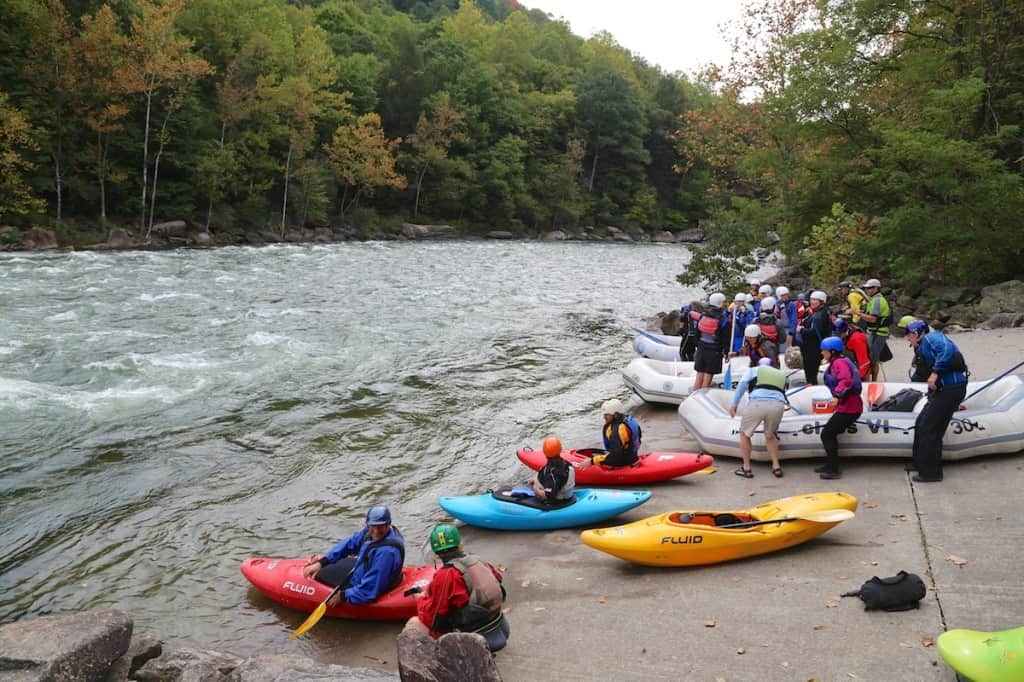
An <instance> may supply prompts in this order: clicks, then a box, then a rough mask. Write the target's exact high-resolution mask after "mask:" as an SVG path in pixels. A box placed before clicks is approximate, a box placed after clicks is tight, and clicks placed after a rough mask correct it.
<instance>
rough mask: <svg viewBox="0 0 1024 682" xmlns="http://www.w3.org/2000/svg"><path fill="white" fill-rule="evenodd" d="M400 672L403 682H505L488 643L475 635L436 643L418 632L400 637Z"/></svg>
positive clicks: (462, 634) (460, 634)
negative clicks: (470, 681)
mask: <svg viewBox="0 0 1024 682" xmlns="http://www.w3.org/2000/svg"><path fill="white" fill-rule="evenodd" d="M397 646H398V672H399V675H400V676H401V678H402V680H403V682H463V680H474V682H501V675H500V674H499V673H498V666H497V665H495V663H494V656H493V655H492V654H491V652H490V650H489V649H488V648H487V641H486V640H485V639H484V638H483V637H482V636H480V635H478V634H475V633H472V632H452V633H449V634H447V635H443V636H442V637H441V638H440V639H438V640H434V639H432V638H431V637H430V636H429V635H427V634H426V633H424V632H421V631H420V630H417V629H416V628H406V629H405V630H402V632H401V634H399V635H398V643H397Z"/></svg>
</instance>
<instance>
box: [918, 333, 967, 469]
mask: <svg viewBox="0 0 1024 682" xmlns="http://www.w3.org/2000/svg"><path fill="white" fill-rule="evenodd" d="M907 341H909V342H910V346H911V347H912V348H913V349H914V350H915V351H916V352H918V353H920V354H921V358H922V359H923V360H925V361H926V362H930V363H931V366H932V371H931V374H929V375H928V402H927V403H925V406H924V409H923V410H921V412H920V414H918V415H917V421H915V422H914V450H913V459H912V460H911V463H910V464H909V465H908V466H907V468H908V469H917V473H916V474H914V476H913V479H914V480H915V481H918V482H919V483H933V482H936V481H941V480H942V437H943V436H944V435H945V434H946V427H948V426H949V422H950V421H952V419H953V413H954V412H956V411H957V410H959V409H960V403H962V402H963V400H964V397H965V396H966V395H967V363H966V362H965V361H964V356H963V354H962V353H961V352H960V349H959V348H957V347H956V344H955V343H953V342H952V341H951V340H950V339H949V337H948V336H946V335H945V334H943V333H942V332H938V331H931V330H930V329H929V327H928V323H927V322H925V321H924V320H914V321H913V322H911V323H910V324H908V325H907Z"/></svg>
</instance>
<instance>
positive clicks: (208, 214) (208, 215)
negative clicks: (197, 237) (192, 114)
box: [206, 121, 228, 232]
mask: <svg viewBox="0 0 1024 682" xmlns="http://www.w3.org/2000/svg"><path fill="white" fill-rule="evenodd" d="M227 127H228V124H227V121H221V122H220V153H221V154H222V155H223V154H224V131H225V130H226V129H227ZM212 217H213V192H210V202H209V203H208V204H207V205H206V232H209V231H210V219H211V218H212Z"/></svg>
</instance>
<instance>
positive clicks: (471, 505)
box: [438, 487, 651, 530]
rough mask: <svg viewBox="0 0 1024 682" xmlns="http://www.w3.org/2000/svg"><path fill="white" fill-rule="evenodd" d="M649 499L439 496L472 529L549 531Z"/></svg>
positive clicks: (506, 493)
mask: <svg viewBox="0 0 1024 682" xmlns="http://www.w3.org/2000/svg"><path fill="white" fill-rule="evenodd" d="M649 499H651V493H650V491H647V490H608V489H605V488H601V489H595V488H577V489H576V495H575V497H574V498H573V499H572V500H567V501H564V502H562V501H560V502H556V503H555V504H554V505H549V504H547V503H545V502H543V501H542V500H539V499H538V498H536V497H533V496H532V494H531V495H528V494H526V491H525V489H523V488H520V487H517V488H513V489H511V490H497V491H493V492H487V493H484V494H483V495H465V496H461V497H442V498H441V499H439V500H438V503H439V504H440V505H441V508H442V509H444V510H445V511H446V512H448V513H449V514H451V515H452V516H454V517H455V518H457V519H460V520H462V521H465V522H466V523H468V524H470V525H472V526H481V527H483V528H491V529H494V530H551V529H553V528H571V527H573V526H585V525H587V524H590V523H597V522H598V521H604V520H605V519H610V518H611V517H613V516H616V515H618V514H621V513H623V512H625V511H629V510H630V509H632V508H633V507H638V506H640V505H641V504H643V503H644V502H646V501H647V500H649Z"/></svg>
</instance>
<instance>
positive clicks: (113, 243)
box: [107, 227, 135, 249]
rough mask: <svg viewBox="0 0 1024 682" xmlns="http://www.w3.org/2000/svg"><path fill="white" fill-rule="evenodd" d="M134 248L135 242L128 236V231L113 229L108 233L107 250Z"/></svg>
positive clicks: (118, 228)
mask: <svg viewBox="0 0 1024 682" xmlns="http://www.w3.org/2000/svg"><path fill="white" fill-rule="evenodd" d="M133 246H135V240H133V239H132V236H131V235H130V234H128V230H126V229H124V228H121V227H115V228H114V229H112V230H111V231H110V234H109V235H108V236H107V248H110V249H130V248H132V247H133Z"/></svg>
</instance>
